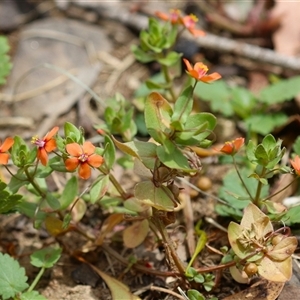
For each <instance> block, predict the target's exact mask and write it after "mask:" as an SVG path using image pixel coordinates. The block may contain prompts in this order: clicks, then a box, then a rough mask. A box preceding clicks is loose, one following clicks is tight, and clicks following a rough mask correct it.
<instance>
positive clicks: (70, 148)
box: [66, 143, 83, 156]
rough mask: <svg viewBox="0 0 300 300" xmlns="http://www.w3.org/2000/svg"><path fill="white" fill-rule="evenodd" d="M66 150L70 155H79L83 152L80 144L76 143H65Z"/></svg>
mask: <svg viewBox="0 0 300 300" xmlns="http://www.w3.org/2000/svg"><path fill="white" fill-rule="evenodd" d="M66 150H67V152H68V153H69V154H70V155H72V156H80V155H81V154H82V153H83V151H82V148H81V146H80V145H79V144H77V143H71V144H68V145H66Z"/></svg>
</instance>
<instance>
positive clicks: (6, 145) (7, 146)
mask: <svg viewBox="0 0 300 300" xmlns="http://www.w3.org/2000/svg"><path fill="white" fill-rule="evenodd" d="M14 142H15V141H14V139H13V138H11V137H8V138H6V139H5V141H4V142H3V144H2V145H1V147H0V152H6V151H7V150H9V149H10V147H11V146H12V145H13V144H14Z"/></svg>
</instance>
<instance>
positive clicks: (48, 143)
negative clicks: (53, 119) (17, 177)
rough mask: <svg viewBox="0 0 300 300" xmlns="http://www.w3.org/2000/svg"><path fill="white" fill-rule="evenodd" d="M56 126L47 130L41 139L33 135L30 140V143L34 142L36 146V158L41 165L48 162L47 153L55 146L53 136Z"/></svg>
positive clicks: (56, 129)
mask: <svg viewBox="0 0 300 300" xmlns="http://www.w3.org/2000/svg"><path fill="white" fill-rule="evenodd" d="M58 129H59V128H58V127H57V126H56V127H54V128H52V129H51V131H49V132H48V133H47V134H46V135H45V136H44V137H43V139H39V138H38V137H37V136H34V137H33V138H32V140H31V143H32V144H35V145H36V146H37V147H38V152H37V158H38V160H40V161H41V163H42V165H44V166H46V165H47V163H48V154H47V153H49V152H52V151H53V150H54V149H55V148H56V141H55V139H53V136H54V135H55V134H56V133H57V131H58Z"/></svg>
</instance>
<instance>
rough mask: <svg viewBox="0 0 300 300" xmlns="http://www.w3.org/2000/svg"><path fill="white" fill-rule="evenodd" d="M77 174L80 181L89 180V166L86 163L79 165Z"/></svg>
mask: <svg viewBox="0 0 300 300" xmlns="http://www.w3.org/2000/svg"><path fill="white" fill-rule="evenodd" d="M78 174H79V177H80V178H82V179H89V178H90V177H91V168H90V166H89V165H88V164H87V163H86V162H85V163H82V164H80V167H79V171H78Z"/></svg>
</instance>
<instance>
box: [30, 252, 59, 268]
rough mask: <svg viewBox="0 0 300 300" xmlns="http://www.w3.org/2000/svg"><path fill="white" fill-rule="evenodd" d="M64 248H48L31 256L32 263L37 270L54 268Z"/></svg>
mask: <svg viewBox="0 0 300 300" xmlns="http://www.w3.org/2000/svg"><path fill="white" fill-rule="evenodd" d="M61 252H62V248H53V247H48V248H44V249H41V250H38V251H35V252H34V253H33V254H31V255H30V263H31V264H32V265H33V266H35V267H37V268H52V267H53V265H54V264H55V263H56V262H57V261H58V260H59V259H60V256H61Z"/></svg>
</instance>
